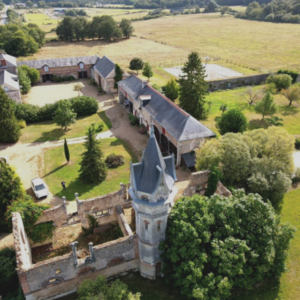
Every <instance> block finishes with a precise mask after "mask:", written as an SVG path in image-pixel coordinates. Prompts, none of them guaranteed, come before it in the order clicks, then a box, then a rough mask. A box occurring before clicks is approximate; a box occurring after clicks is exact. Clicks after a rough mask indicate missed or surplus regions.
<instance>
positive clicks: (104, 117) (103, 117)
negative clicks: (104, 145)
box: [97, 111, 112, 129]
mask: <svg viewBox="0 0 300 300" xmlns="http://www.w3.org/2000/svg"><path fill="white" fill-rule="evenodd" d="M97 114H98V116H99V118H100V119H101V121H102V122H103V123H104V124H105V125H106V127H107V128H108V129H110V128H112V124H111V121H110V119H109V118H108V117H107V115H106V114H105V111H101V112H98V113H97Z"/></svg>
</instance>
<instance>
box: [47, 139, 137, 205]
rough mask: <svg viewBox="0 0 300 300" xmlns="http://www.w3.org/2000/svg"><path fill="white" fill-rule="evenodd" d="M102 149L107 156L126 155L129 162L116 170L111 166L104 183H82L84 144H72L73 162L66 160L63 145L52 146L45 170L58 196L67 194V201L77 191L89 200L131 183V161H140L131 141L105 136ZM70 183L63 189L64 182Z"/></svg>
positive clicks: (48, 153)
mask: <svg viewBox="0 0 300 300" xmlns="http://www.w3.org/2000/svg"><path fill="white" fill-rule="evenodd" d="M101 148H102V151H103V152H104V155H105V156H108V155H109V154H111V153H116V154H118V155H123V156H124V158H125V164H124V165H123V166H121V167H118V168H116V169H109V170H108V174H107V177H106V180H105V181H104V182H102V183H101V184H85V183H82V182H81V181H80V180H79V178H78V176H79V173H78V171H79V169H80V165H79V162H80V161H81V154H82V153H83V152H84V150H85V148H84V145H83V144H75V145H69V150H70V158H71V159H70V163H69V164H67V163H66V159H65V156H64V149H63V147H62V146H61V147H57V148H52V149H48V150H46V151H45V153H44V173H43V176H42V178H44V179H45V181H46V183H47V185H48V187H49V189H50V191H51V192H52V193H53V194H54V195H57V196H58V197H62V196H66V198H67V200H74V199H75V196H74V194H75V193H79V197H80V199H87V198H92V197H96V196H99V195H105V194H108V193H111V192H113V191H117V190H119V189H120V183H121V182H123V183H128V182H129V164H130V161H133V162H135V161H137V159H136V157H135V155H134V154H133V153H132V152H131V151H130V149H129V148H128V146H127V144H126V143H125V142H123V141H122V140H119V139H116V138H109V139H103V140H102V141H101ZM63 180H64V181H65V182H66V187H67V189H66V190H65V191H63V190H62V187H61V182H62V181H63Z"/></svg>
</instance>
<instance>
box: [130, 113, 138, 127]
mask: <svg viewBox="0 0 300 300" xmlns="http://www.w3.org/2000/svg"><path fill="white" fill-rule="evenodd" d="M129 120H130V124H131V125H132V126H135V125H138V124H139V123H140V120H139V119H138V118H137V117H136V116H134V115H133V114H129Z"/></svg>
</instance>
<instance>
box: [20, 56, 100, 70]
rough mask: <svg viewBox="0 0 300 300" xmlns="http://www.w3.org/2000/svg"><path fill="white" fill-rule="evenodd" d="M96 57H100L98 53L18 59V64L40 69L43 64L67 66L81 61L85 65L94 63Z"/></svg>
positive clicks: (53, 66) (55, 66)
mask: <svg viewBox="0 0 300 300" xmlns="http://www.w3.org/2000/svg"><path fill="white" fill-rule="evenodd" d="M98 59H100V57H99V56H98V55H94V56H79V57H64V58H50V59H39V60H27V61H19V62H18V66H22V65H26V66H28V67H30V68H35V69H41V68H42V67H43V66H44V65H47V66H49V68H57V67H69V66H76V65H78V64H79V63H80V62H83V63H84V64H85V65H94V64H95V63H96V61H97V60H98Z"/></svg>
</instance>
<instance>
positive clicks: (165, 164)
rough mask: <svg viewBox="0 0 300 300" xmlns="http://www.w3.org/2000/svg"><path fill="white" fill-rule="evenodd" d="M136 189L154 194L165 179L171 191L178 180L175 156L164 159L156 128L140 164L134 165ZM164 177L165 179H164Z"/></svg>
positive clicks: (152, 132) (151, 134) (152, 131)
mask: <svg viewBox="0 0 300 300" xmlns="http://www.w3.org/2000/svg"><path fill="white" fill-rule="evenodd" d="M132 171H133V176H134V182H135V185H136V186H135V189H136V190H137V191H139V192H144V193H147V194H153V193H154V192H155V190H156V189H157V187H158V185H159V184H160V182H161V179H164V181H165V183H166V185H167V187H168V189H169V190H172V187H173V185H174V183H175V181H176V180H177V178H176V172H175V162H174V156H171V157H166V158H164V157H163V156H162V154H161V151H160V149H159V146H158V144H157V141H156V138H155V135H154V128H153V127H151V133H150V138H149V140H148V144H147V146H146V148H145V150H144V153H143V158H142V161H141V162H140V163H137V164H133V165H132ZM162 177H164V178H162Z"/></svg>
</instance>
